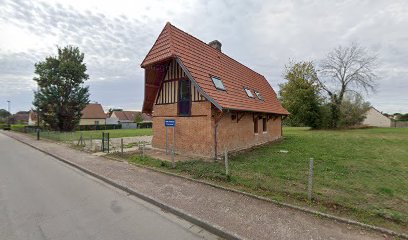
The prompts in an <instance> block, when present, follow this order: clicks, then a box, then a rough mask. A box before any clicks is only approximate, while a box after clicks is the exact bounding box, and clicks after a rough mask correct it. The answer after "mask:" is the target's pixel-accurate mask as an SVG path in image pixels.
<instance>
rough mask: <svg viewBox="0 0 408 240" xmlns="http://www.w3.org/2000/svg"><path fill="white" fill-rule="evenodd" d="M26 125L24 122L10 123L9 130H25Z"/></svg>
mask: <svg viewBox="0 0 408 240" xmlns="http://www.w3.org/2000/svg"><path fill="white" fill-rule="evenodd" d="M26 126H27V125H25V124H12V125H11V130H12V131H16V132H25V127H26Z"/></svg>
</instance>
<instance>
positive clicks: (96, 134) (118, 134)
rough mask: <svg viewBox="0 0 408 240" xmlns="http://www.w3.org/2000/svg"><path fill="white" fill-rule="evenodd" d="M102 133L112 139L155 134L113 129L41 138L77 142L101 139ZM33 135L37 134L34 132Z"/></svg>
mask: <svg viewBox="0 0 408 240" xmlns="http://www.w3.org/2000/svg"><path fill="white" fill-rule="evenodd" d="M102 132H105V133H109V137H110V138H122V137H135V136H150V135H152V134H153V132H152V129H151V128H139V129H112V130H93V131H76V132H66V133H64V132H48V131H44V132H41V137H43V138H48V139H52V140H56V141H77V140H78V139H79V138H80V137H81V135H82V137H83V138H85V139H90V138H92V139H101V138H102ZM32 134H35V132H33V133H32Z"/></svg>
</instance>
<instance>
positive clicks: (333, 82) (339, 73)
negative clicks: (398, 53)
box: [318, 44, 377, 128]
mask: <svg viewBox="0 0 408 240" xmlns="http://www.w3.org/2000/svg"><path fill="white" fill-rule="evenodd" d="M376 65H377V56H375V55H371V54H369V53H368V52H367V50H366V49H365V48H362V47H360V46H359V45H357V44H352V45H351V46H349V47H341V46H339V47H337V48H335V49H334V50H333V51H331V52H330V53H329V54H328V55H327V57H326V58H325V59H324V60H323V61H322V63H321V65H320V68H321V69H320V70H319V73H320V76H321V77H320V78H319V79H318V83H319V85H320V86H321V88H322V89H323V90H324V91H326V92H327V94H328V95H329V99H330V108H331V114H332V116H331V127H332V128H337V126H338V122H339V119H340V107H341V104H342V102H343V98H344V94H345V93H346V92H349V91H351V92H356V93H361V91H364V92H366V93H369V92H372V91H375V86H376V84H375V81H376V79H377V75H376V74H375V68H376Z"/></svg>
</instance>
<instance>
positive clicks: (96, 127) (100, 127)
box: [75, 124, 122, 131]
mask: <svg viewBox="0 0 408 240" xmlns="http://www.w3.org/2000/svg"><path fill="white" fill-rule="evenodd" d="M111 129H122V125H120V124H106V125H79V126H77V127H76V128H75V130H76V131H92V130H111Z"/></svg>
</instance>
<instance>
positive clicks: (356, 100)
mask: <svg viewBox="0 0 408 240" xmlns="http://www.w3.org/2000/svg"><path fill="white" fill-rule="evenodd" d="M369 109H370V103H369V102H366V101H364V99H363V97H362V96H361V95H360V94H348V95H346V96H345V98H344V99H343V103H342V104H341V107H340V121H339V126H340V127H352V126H356V125H360V124H361V123H362V122H363V121H364V119H365V118H366V113H367V111H368V110H369Z"/></svg>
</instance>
